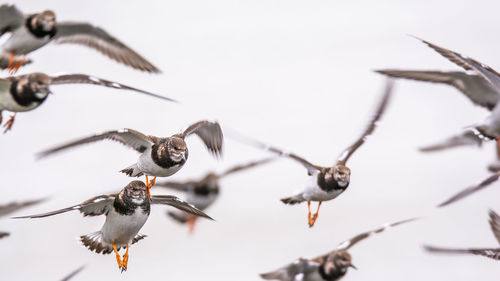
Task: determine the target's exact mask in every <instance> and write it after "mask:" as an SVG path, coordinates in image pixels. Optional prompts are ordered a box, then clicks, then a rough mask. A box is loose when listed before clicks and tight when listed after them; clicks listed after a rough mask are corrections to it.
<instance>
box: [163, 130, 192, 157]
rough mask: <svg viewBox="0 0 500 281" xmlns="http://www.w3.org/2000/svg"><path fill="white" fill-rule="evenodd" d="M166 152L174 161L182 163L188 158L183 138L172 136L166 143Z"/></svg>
mask: <svg viewBox="0 0 500 281" xmlns="http://www.w3.org/2000/svg"><path fill="white" fill-rule="evenodd" d="M166 149H167V154H168V157H169V158H170V160H171V161H172V162H174V163H184V162H185V161H186V160H187V158H188V149H187V145H186V142H185V141H184V139H183V138H181V137H178V136H172V137H170V138H168V140H167V143H166Z"/></svg>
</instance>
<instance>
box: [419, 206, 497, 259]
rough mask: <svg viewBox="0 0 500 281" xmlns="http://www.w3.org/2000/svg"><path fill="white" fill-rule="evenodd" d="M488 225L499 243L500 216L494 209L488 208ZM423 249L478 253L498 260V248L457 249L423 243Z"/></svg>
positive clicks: (453, 252)
mask: <svg viewBox="0 0 500 281" xmlns="http://www.w3.org/2000/svg"><path fill="white" fill-rule="evenodd" d="M489 215H490V220H489V223H490V227H491V231H492V232H493V235H495V238H496V239H497V241H498V242H499V243H500V216H498V214H497V213H495V211H493V210H490V212H489ZM424 249H425V250H426V251H428V252H431V253H439V254H473V255H480V256H484V257H487V258H490V259H494V260H500V248H468V249H458V248H441V247H434V246H428V245H424Z"/></svg>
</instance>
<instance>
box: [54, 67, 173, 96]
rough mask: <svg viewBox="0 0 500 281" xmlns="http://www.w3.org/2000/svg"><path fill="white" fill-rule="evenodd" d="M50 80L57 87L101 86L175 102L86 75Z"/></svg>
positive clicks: (58, 77)
mask: <svg viewBox="0 0 500 281" xmlns="http://www.w3.org/2000/svg"><path fill="white" fill-rule="evenodd" d="M51 78H52V81H51V84H52V85H58V84H93V85H101V86H105V87H110V88H115V89H120V90H130V91H134V92H138V93H141V94H144V95H148V96H150V97H155V98H159V99H163V100H167V101H171V102H177V101H176V100H174V99H171V98H168V97H164V96H160V95H157V94H154V93H150V92H147V91H143V90H140V89H137V88H133V87H130V86H127V85H123V84H120V83H117V82H113V81H108V80H104V79H101V78H98V77H95V76H90V75H86V74H64V75H58V76H52V77H51Z"/></svg>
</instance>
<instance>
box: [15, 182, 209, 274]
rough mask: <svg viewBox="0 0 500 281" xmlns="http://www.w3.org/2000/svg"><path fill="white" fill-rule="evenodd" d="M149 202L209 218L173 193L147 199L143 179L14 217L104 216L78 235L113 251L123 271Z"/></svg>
mask: <svg viewBox="0 0 500 281" xmlns="http://www.w3.org/2000/svg"><path fill="white" fill-rule="evenodd" d="M151 204H153V205H154V204H162V205H169V206H172V207H174V208H177V209H179V210H182V211H184V212H188V213H190V214H191V215H195V216H200V217H204V218H208V219H212V218H210V217H209V216H208V215H206V214H205V213H203V212H202V211H200V210H198V209H197V208H196V207H194V206H193V205H191V204H188V203H187V202H184V201H182V200H180V199H179V198H177V197H175V196H171V195H154V196H152V198H151V200H150V199H149V198H148V195H147V192H146V185H145V184H144V183H143V182H142V181H132V182H130V183H129V184H128V185H127V186H125V187H124V188H123V189H122V190H121V191H120V192H119V193H114V194H109V195H100V196H96V197H93V198H90V199H88V200H86V201H84V202H83V203H81V204H78V205H74V206H71V207H68V208H64V209H60V210H56V211H52V212H48V213H43V214H38V215H29V216H21V217H14V218H15V219H24V218H44V217H48V216H53V215H57V214H62V213H65V212H69V211H74V210H78V211H80V213H82V214H83V216H100V215H105V216H106V221H105V222H104V225H103V226H102V228H101V230H99V231H96V232H93V233H90V234H87V235H82V236H80V242H81V243H82V244H83V245H84V246H85V247H87V248H88V249H89V250H90V251H93V252H95V253H97V254H101V253H102V254H103V255H105V254H110V253H112V252H114V253H115V255H116V262H117V263H118V268H119V269H120V270H121V271H122V272H123V271H125V270H127V265H128V258H129V255H128V251H129V247H130V245H132V244H135V243H137V242H138V241H140V240H142V239H144V238H145V237H146V235H142V234H138V233H139V230H140V229H141V228H142V226H143V225H144V224H145V223H146V221H147V219H148V217H149V214H150V211H151ZM121 248H126V251H125V254H124V255H123V259H122V258H121V257H120V254H119V252H118V251H119V250H120V249H121Z"/></svg>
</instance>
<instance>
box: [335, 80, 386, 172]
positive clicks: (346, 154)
mask: <svg viewBox="0 0 500 281" xmlns="http://www.w3.org/2000/svg"><path fill="white" fill-rule="evenodd" d="M393 86H394V81H393V80H392V79H388V80H387V83H386V86H385V89H384V94H383V96H382V100H381V101H380V103H379V104H378V107H377V110H376V111H375V114H374V115H373V117H372V119H371V120H370V123H369V124H368V127H367V128H366V130H365V131H364V132H363V134H362V135H361V137H360V138H359V139H358V140H357V141H356V142H354V143H353V144H352V145H351V146H349V147H348V148H346V149H345V150H344V151H343V152H342V153H341V154H340V157H339V158H338V160H337V163H338V164H341V165H345V164H346V162H347V160H349V158H350V157H351V155H352V154H353V153H354V152H355V151H356V150H357V149H358V148H359V147H360V146H361V145H363V143H365V141H366V139H367V138H368V136H370V135H371V134H372V133H373V131H375V128H376V127H377V122H378V121H379V120H380V118H382V115H384V112H385V110H386V108H387V104H388V103H389V100H390V98H391V95H392V89H393Z"/></svg>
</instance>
